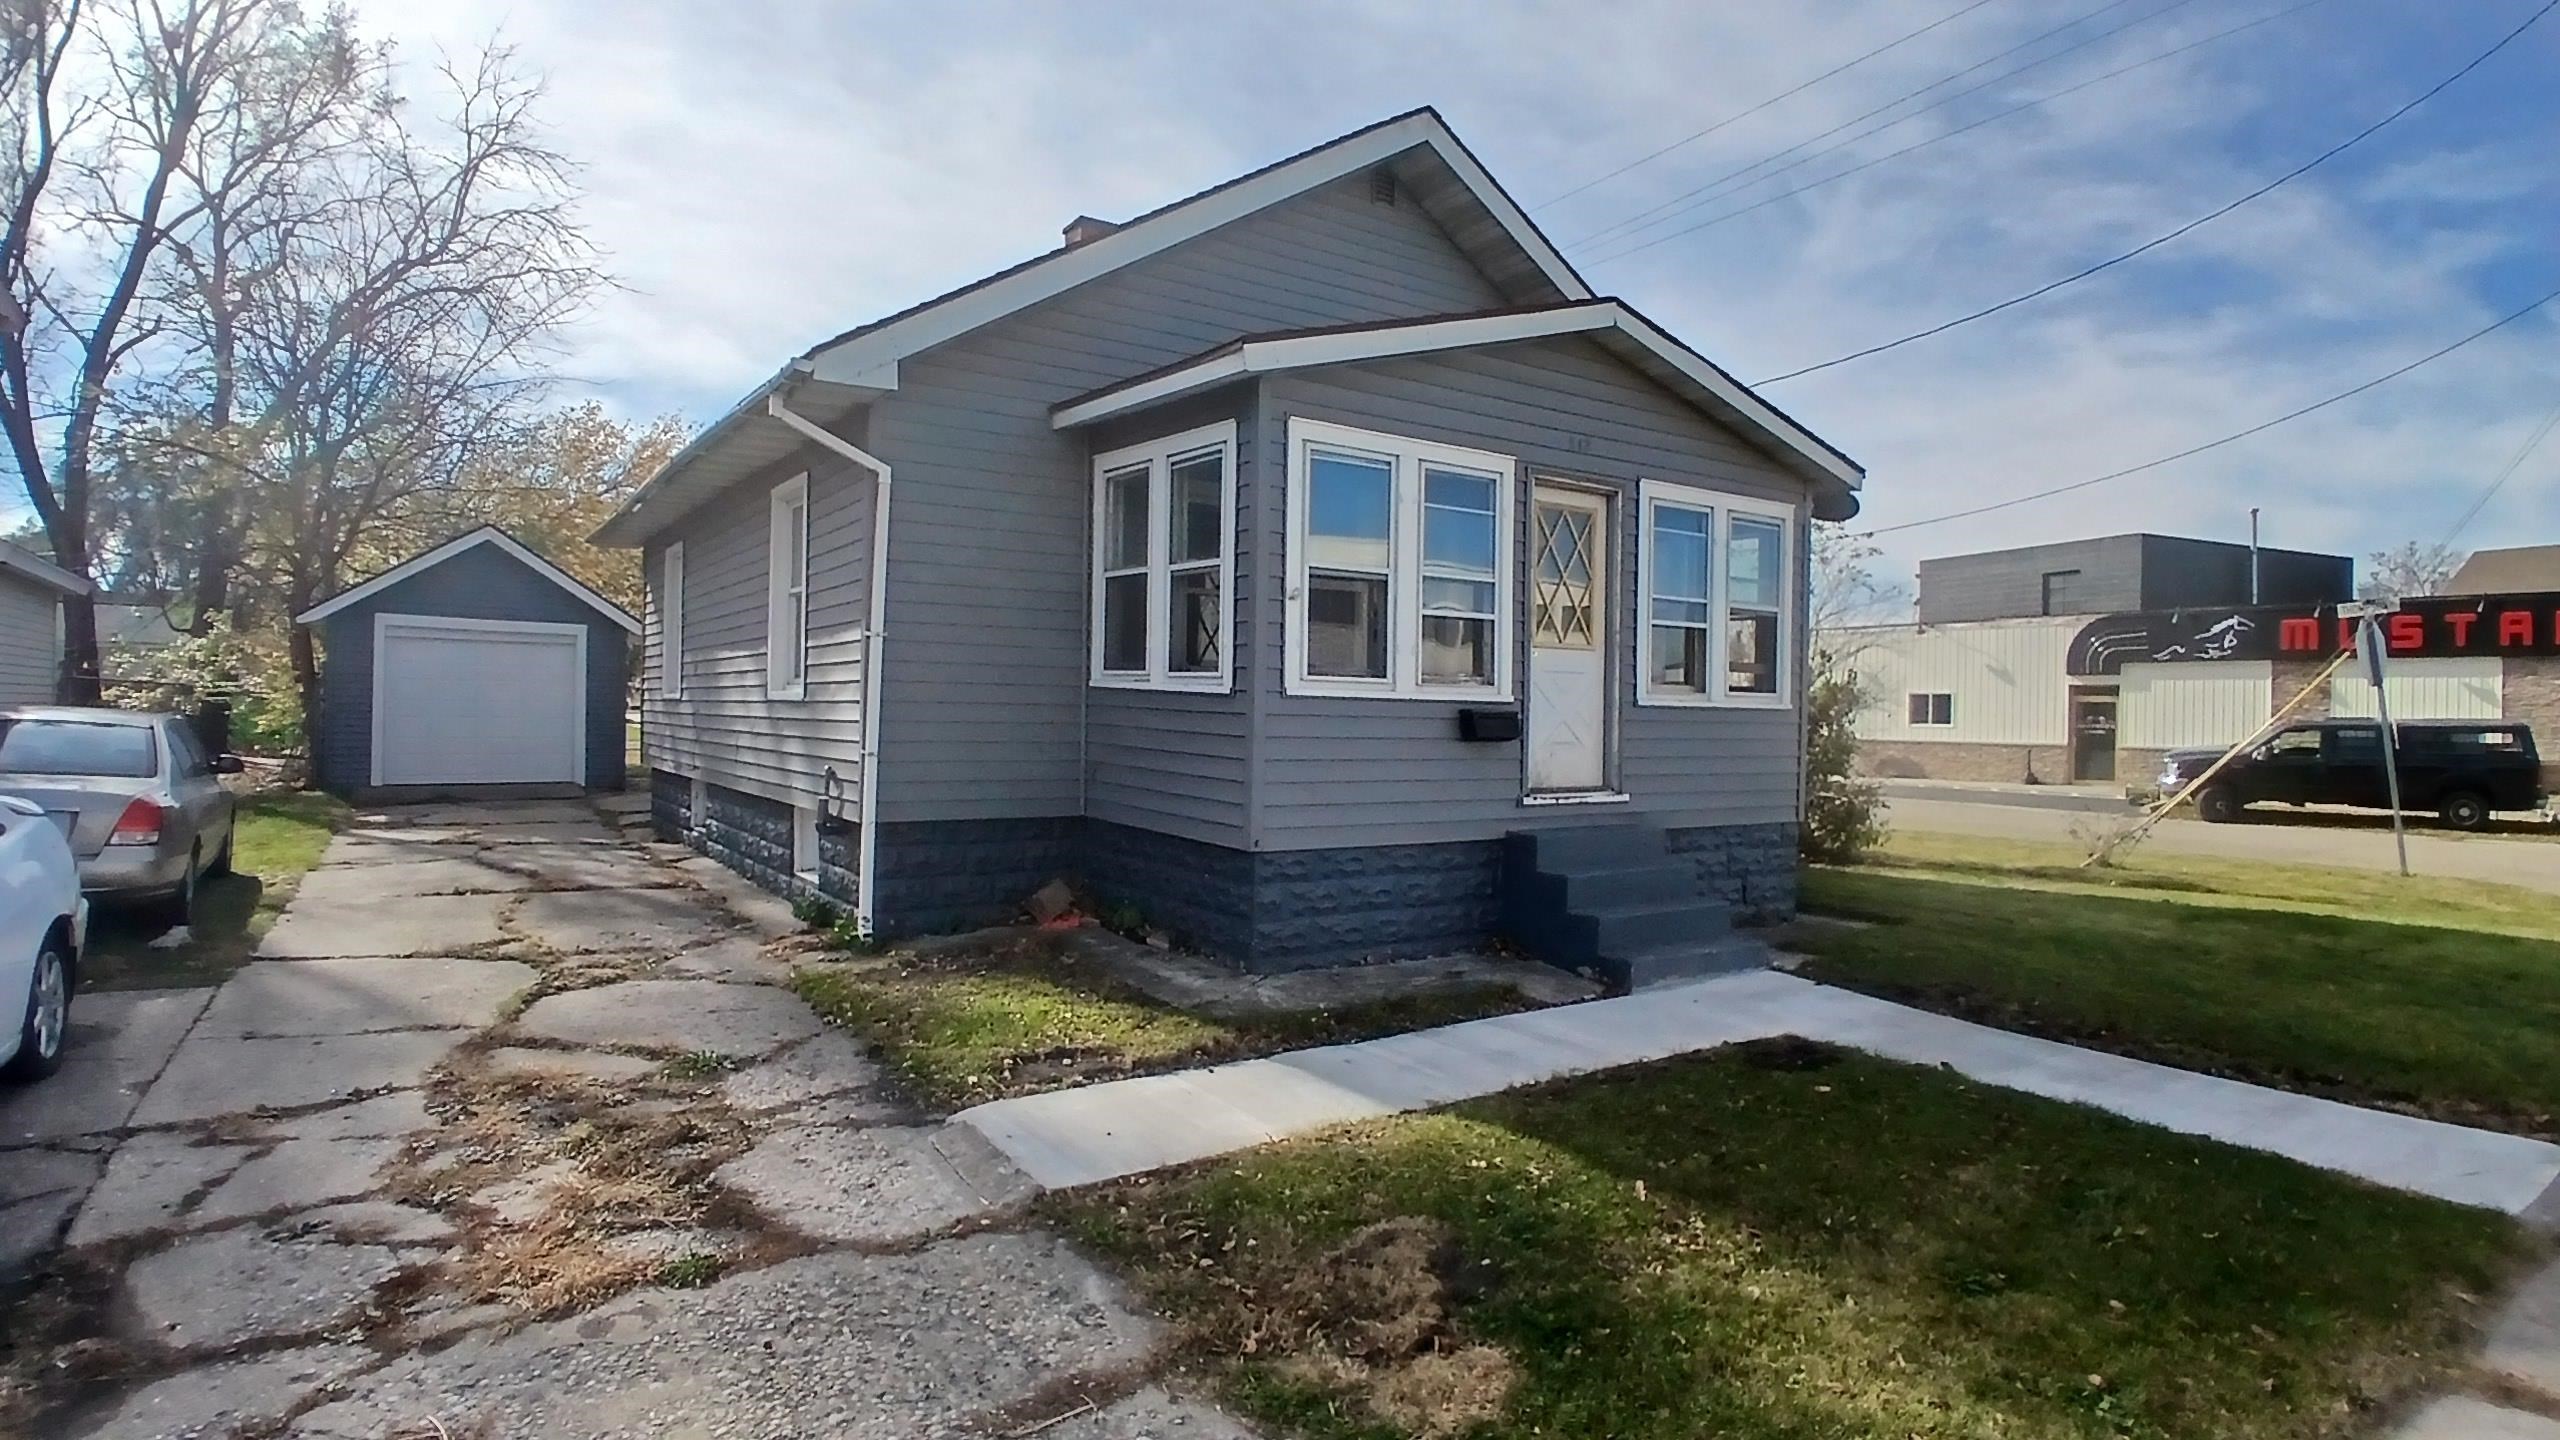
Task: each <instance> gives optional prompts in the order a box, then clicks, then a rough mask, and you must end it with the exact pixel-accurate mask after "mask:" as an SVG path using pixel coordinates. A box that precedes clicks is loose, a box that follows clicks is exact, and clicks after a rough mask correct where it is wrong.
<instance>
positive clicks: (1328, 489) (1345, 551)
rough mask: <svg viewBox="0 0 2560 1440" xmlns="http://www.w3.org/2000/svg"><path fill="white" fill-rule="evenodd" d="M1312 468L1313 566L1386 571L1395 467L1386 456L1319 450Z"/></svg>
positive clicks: (1309, 506)
mask: <svg viewBox="0 0 2560 1440" xmlns="http://www.w3.org/2000/svg"><path fill="white" fill-rule="evenodd" d="M1307 472H1308V473H1307V564H1308V566H1309V567H1310V568H1314V567H1317V566H1322V567H1324V568H1326V569H1336V570H1375V571H1379V572H1381V573H1384V572H1385V570H1386V569H1387V565H1388V559H1389V555H1388V544H1387V537H1388V533H1389V519H1390V516H1391V515H1392V513H1393V510H1394V503H1395V468H1394V467H1393V466H1391V465H1388V464H1387V463H1386V462H1385V461H1382V460H1360V459H1354V458H1352V457H1349V456H1345V455H1325V454H1318V455H1316V456H1315V457H1314V458H1313V459H1312V460H1310V461H1309V462H1308V465H1307ZM1383 608H1384V607H1383V606H1382V607H1381V610H1382V612H1383Z"/></svg>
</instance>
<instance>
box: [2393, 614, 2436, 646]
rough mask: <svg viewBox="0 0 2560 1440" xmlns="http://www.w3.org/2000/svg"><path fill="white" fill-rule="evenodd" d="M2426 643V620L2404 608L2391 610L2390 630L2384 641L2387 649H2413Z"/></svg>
mask: <svg viewBox="0 0 2560 1440" xmlns="http://www.w3.org/2000/svg"><path fill="white" fill-rule="evenodd" d="M2426 643H2427V622H2426V621H2424V620H2421V619H2419V618H2418V617H2417V616H2416V615H2413V614H2411V613H2410V612H2408V611H2406V610H2400V611H2395V612H2393V614H2392V616H2391V631H2390V635H2389V638H2388V639H2386V640H2385V641H2384V648H2386V649H2389V650H2415V649H2417V648H2418V647H2420V646H2422V645H2424V644H2426Z"/></svg>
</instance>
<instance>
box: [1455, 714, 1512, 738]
mask: <svg viewBox="0 0 2560 1440" xmlns="http://www.w3.org/2000/svg"><path fill="white" fill-rule="evenodd" d="M1458 738H1459V739H1461V740H1517V739H1519V738H1520V712H1519V711H1517V710H1475V709H1467V710H1461V711H1459V712H1458Z"/></svg>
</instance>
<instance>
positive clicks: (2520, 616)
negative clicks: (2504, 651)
mask: <svg viewBox="0 0 2560 1440" xmlns="http://www.w3.org/2000/svg"><path fill="white" fill-rule="evenodd" d="M2498 643H2499V644H2501V645H2530V644H2532V643H2533V612H2532V611H2530V610H2501V611H2499V612H2498Z"/></svg>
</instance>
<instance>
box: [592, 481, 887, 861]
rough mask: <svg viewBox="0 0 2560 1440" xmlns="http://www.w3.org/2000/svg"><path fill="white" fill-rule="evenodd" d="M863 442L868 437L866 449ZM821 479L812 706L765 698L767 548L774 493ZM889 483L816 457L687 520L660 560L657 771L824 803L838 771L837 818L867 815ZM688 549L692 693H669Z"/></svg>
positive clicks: (687, 655)
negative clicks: (871, 685)
mask: <svg viewBox="0 0 2560 1440" xmlns="http://www.w3.org/2000/svg"><path fill="white" fill-rule="evenodd" d="M857 443H858V442H857ZM804 470H805V471H806V472H807V473H808V476H809V640H808V645H809V650H808V683H807V684H806V685H805V686H804V687H803V689H804V695H803V698H801V699H797V700H790V699H781V698H777V697H771V696H768V695H766V693H765V659H766V635H765V628H766V621H765V599H766V578H767V575H768V573H769V568H768V556H767V549H768V546H769V543H770V539H771V535H772V528H771V527H772V497H773V487H774V486H776V485H778V484H781V483H783V482H784V481H787V480H789V479H790V478H791V477H792V476H794V475H797V474H800V473H802V471H804ZM877 489H878V485H877V481H876V480H875V479H874V477H873V476H872V475H871V473H870V472H869V471H867V470H864V469H862V468H861V467H859V466H856V465H853V464H851V463H850V462H848V461H846V460H844V459H843V458H842V457H839V456H836V455H832V454H829V453H828V452H825V451H822V450H818V449H816V448H815V447H811V448H810V449H808V450H806V451H803V452H802V453H801V454H800V455H799V456H796V457H794V458H793V459H792V460H791V461H790V462H788V463H786V464H783V465H781V466H777V467H775V468H774V469H772V470H770V471H768V472H766V473H764V474H762V475H758V476H755V477H752V478H751V479H749V480H747V481H745V482H742V483H740V484H738V485H736V486H733V487H731V488H730V490H729V491H728V492H727V493H725V494H723V495H721V496H719V497H718V498H716V499H714V500H713V501H711V502H710V503H709V504H706V505H704V506H702V507H701V508H700V509H698V510H696V511H694V512H693V513H692V514H690V515H687V516H686V517H685V518H684V519H683V520H682V521H681V522H680V523H678V524H677V525H676V526H674V527H673V528H672V529H671V530H670V531H669V533H668V534H666V535H663V536H661V537H659V538H658V540H657V541H656V542H655V543H653V545H652V546H651V548H650V550H649V554H648V580H649V607H648V614H647V616H646V617H645V618H646V624H645V629H644V636H645V643H644V659H643V668H642V673H643V674H644V675H645V676H646V677H647V679H646V683H645V684H644V685H643V687H642V692H641V721H640V728H641V737H642V754H643V756H644V757H645V759H646V761H647V764H648V766H649V768H651V769H653V770H670V771H674V772H676V773H678V774H682V775H687V776H693V777H698V778H701V779H705V780H708V781H710V782H711V783H712V784H714V785H720V786H725V787H727V788H729V789H732V790H738V791H743V792H745V793H746V794H749V795H754V796H758V797H761V798H763V799H766V800H772V801H777V802H780V803H782V804H786V805H808V806H815V805H817V804H818V803H819V801H820V798H821V792H822V790H823V786H824V778H823V777H824V775H825V772H826V769H827V767H829V766H833V767H835V770H836V772H837V775H838V777H839V778H840V780H841V784H842V789H841V794H840V797H839V799H838V802H837V810H838V812H839V813H841V814H844V815H846V816H853V815H857V814H859V813H860V809H861V807H860V795H861V785H860V780H861V774H862V677H863V667H864V664H865V663H866V659H867V647H866V644H865V642H864V640H863V638H862V634H863V628H864V626H865V625H866V624H867V623H868V621H869V618H870V615H869V611H870V591H871V569H870V566H871V511H872V504H873V497H874V496H875V494H876V493H877ZM674 540H681V541H683V542H684V624H683V625H682V627H681V631H682V634H683V637H684V655H683V658H682V663H683V666H684V694H683V695H682V696H681V697H680V698H673V699H671V698H669V697H668V695H667V687H666V685H665V683H664V680H665V676H666V673H667V671H666V666H667V664H668V657H667V655H666V654H665V645H664V639H665V630H664V627H663V625H662V623H661V614H660V606H661V605H662V604H663V602H664V600H665V596H664V595H663V594H662V593H661V592H662V588H663V586H664V584H665V581H666V569H665V563H666V561H665V557H666V543H667V542H669V541H674Z"/></svg>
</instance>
